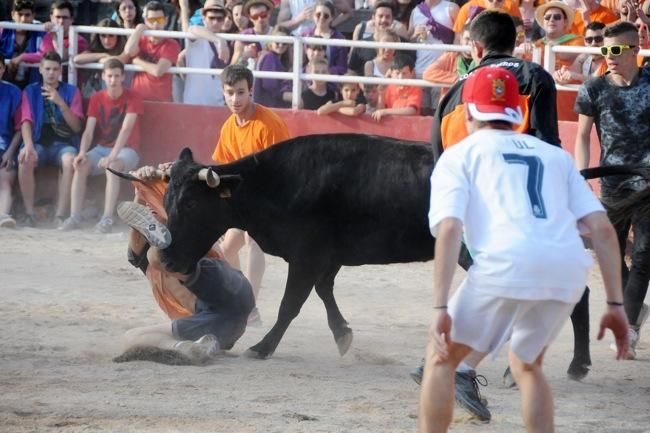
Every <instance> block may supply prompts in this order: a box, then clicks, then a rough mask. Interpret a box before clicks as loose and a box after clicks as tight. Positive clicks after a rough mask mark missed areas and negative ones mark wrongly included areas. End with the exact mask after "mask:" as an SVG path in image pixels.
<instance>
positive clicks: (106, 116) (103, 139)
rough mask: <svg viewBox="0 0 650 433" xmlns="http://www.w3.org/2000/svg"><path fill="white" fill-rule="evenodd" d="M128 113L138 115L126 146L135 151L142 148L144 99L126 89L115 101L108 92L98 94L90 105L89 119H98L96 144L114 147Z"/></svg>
mask: <svg viewBox="0 0 650 433" xmlns="http://www.w3.org/2000/svg"><path fill="white" fill-rule="evenodd" d="M126 113H136V114H137V115H138V117H137V119H136V121H135V125H134V126H133V129H132V130H131V135H129V138H128V140H127V142H126V145H127V146H128V147H130V148H132V149H134V150H138V147H139V146H140V116H141V115H142V113H144V107H143V105H142V98H141V97H140V95H138V94H137V93H135V92H134V91H133V90H130V89H124V92H123V93H122V94H121V95H120V97H119V98H117V99H113V98H111V97H110V96H109V95H108V92H107V91H106V90H102V91H100V92H96V93H95V94H94V95H92V96H91V97H90V102H89V103H88V117H94V118H95V119H97V124H96V126H95V136H94V143H96V144H99V145H101V146H105V147H113V146H114V145H115V140H117V136H118V135H119V133H120V130H121V129H122V124H123V123H124V117H126Z"/></svg>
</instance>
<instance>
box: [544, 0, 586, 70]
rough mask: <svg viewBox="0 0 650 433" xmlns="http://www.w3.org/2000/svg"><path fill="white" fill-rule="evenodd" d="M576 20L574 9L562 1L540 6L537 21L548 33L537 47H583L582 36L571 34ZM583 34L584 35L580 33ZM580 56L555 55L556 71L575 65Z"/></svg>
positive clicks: (569, 54)
mask: <svg viewBox="0 0 650 433" xmlns="http://www.w3.org/2000/svg"><path fill="white" fill-rule="evenodd" d="M574 20H575V13H574V12H573V9H571V8H570V7H569V6H567V5H566V4H565V3H562V2H561V1H551V2H548V3H544V4H543V5H541V6H538V7H537V9H536V10H535V21H537V24H539V26H540V27H541V28H543V29H544V32H546V36H544V37H543V38H541V39H538V40H537V41H535V46H537V47H541V48H544V46H546V45H550V46H555V45H564V46H583V45H584V42H583V39H582V37H581V36H577V35H575V34H573V33H571V29H572V27H571V26H572V25H573V22H574ZM579 34H582V33H579ZM576 57H578V54H571V53H558V54H556V55H555V69H560V67H562V66H566V67H569V66H571V65H572V64H573V62H574V61H575V59H576Z"/></svg>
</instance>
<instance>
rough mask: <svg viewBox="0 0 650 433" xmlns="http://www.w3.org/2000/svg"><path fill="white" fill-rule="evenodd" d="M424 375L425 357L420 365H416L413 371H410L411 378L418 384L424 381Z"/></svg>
mask: <svg viewBox="0 0 650 433" xmlns="http://www.w3.org/2000/svg"><path fill="white" fill-rule="evenodd" d="M423 375H424V358H422V361H420V365H418V366H417V367H415V368H414V369H413V370H411V372H410V373H409V376H411V379H413V381H414V382H415V383H417V384H418V385H420V384H421V383H422V376H423Z"/></svg>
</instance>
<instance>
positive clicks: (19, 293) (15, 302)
mask: <svg viewBox="0 0 650 433" xmlns="http://www.w3.org/2000/svg"><path fill="white" fill-rule="evenodd" d="M125 244H126V234H125V233H124V232H119V233H114V234H111V235H104V236H102V235H95V234H92V233H89V232H77V233H73V234H61V233H57V232H56V231H54V230H47V229H40V230H39V229H19V230H13V231H8V230H4V231H0V245H2V248H1V252H0V294H1V296H2V303H0V315H1V316H2V318H3V330H2V332H1V333H0V433H5V432H6V433H10V432H11V433H14V432H16V433H18V432H39V433H42V432H43V433H44V432H124V433H126V432H156V433H163V432H190V433H191V432H266V433H271V432H413V431H415V430H416V422H417V419H416V418H417V401H418V387H417V385H416V384H415V383H414V382H413V381H412V380H411V379H410V378H409V376H408V372H409V370H410V369H411V368H412V367H413V366H414V365H415V364H417V362H418V361H419V358H420V357H421V354H422V352H423V347H424V344H425V340H426V333H427V329H428V326H429V314H430V291H431V282H430V280H431V274H432V264H431V263H416V264H407V265H392V266H364V267H358V268H344V269H343V270H342V271H341V273H340V274H339V278H338V280H337V283H338V284H337V290H336V292H335V293H336V294H337V297H338V298H337V299H338V303H339V306H340V308H341V310H342V312H343V314H344V316H345V317H346V318H347V320H348V321H349V322H350V324H351V327H352V328H353V330H354V333H355V334H354V336H355V339H354V342H353V343H352V347H351V349H350V351H349V352H348V354H347V355H345V356H344V357H339V355H338V351H337V349H336V346H335V344H334V341H333V338H332V336H331V333H330V331H329V329H328V327H327V323H326V317H325V310H324V307H323V306H322V303H321V302H320V300H319V298H318V297H317V296H316V295H315V294H313V293H312V296H311V297H310V298H309V299H308V301H307V303H306V304H305V306H304V307H303V309H302V312H301V314H300V316H299V317H298V318H297V319H296V320H295V321H294V323H293V324H292V326H291V327H290V328H289V330H288V332H287V334H286V335H285V337H284V340H283V341H282V342H281V344H280V346H279V347H278V349H277V351H276V353H275V355H274V356H273V358H271V359H270V360H267V361H260V360H253V359H248V358H243V357H239V355H240V354H241V353H243V352H244V351H245V350H246V348H248V347H249V346H251V345H253V344H254V343H256V342H257V341H259V339H260V338H261V337H262V336H263V335H264V333H265V332H266V331H267V330H268V329H269V328H270V326H271V325H272V322H273V320H274V318H275V315H276V311H277V307H278V305H279V300H280V297H281V296H282V292H283V288H284V279H285V275H286V264H285V263H284V262H283V261H282V260H280V259H277V258H274V257H269V258H268V261H267V264H268V270H267V274H266V276H265V279H264V287H263V290H262V293H261V298H260V300H259V303H258V304H259V308H260V311H261V314H262V318H263V321H264V324H263V326H262V327H257V328H249V329H248V330H247V332H246V334H245V335H244V336H243V337H242V339H241V340H240V341H239V342H238V343H237V345H236V346H235V347H234V349H233V351H232V353H231V354H230V355H229V356H226V357H224V358H221V359H219V360H218V361H217V362H215V363H213V364H211V365H208V366H202V367H194V366H193V367H189V366H188V367H170V366H165V365H160V364H155V363H151V362H131V363H125V364H117V363H114V362H112V361H111V359H112V358H113V357H114V356H116V355H119V354H120V353H122V351H123V346H122V344H123V343H122V336H123V334H124V332H125V331H126V330H127V329H129V328H131V327H135V326H142V325H147V324H155V323H163V321H164V320H165V319H164V317H163V315H162V313H161V312H160V311H159V310H158V309H157V306H156V305H155V303H154V301H153V298H152V296H151V293H150V290H149V288H148V285H147V283H146V281H145V280H144V278H143V277H142V276H141V274H139V271H136V270H134V269H132V268H131V267H130V265H129V264H128V263H127V261H126V259H125ZM461 277H462V272H461V271H460V270H459V272H458V274H457V279H458V280H460V278H461ZM590 286H591V287H592V294H593V295H592V300H591V305H592V324H591V325H592V333H591V334H592V336H594V335H595V329H596V326H597V320H598V318H599V314H600V312H601V311H602V306H603V304H604V302H603V294H602V293H601V292H602V290H601V281H600V278H599V277H598V276H597V274H596V273H593V274H592V276H591V279H590ZM643 337H646V341H643ZM572 338H573V336H572V332H571V329H570V326H565V328H564V330H563V332H562V333H561V335H560V337H559V339H558V341H557V342H556V343H555V344H554V346H552V348H551V350H550V351H549V353H548V357H547V368H546V372H547V375H548V377H549V378H550V382H551V386H552V388H553V390H554V392H555V395H556V403H555V406H556V423H557V426H558V431H559V432H575V433H579V432H588V433H600V432H602V433H605V432H607V433H611V432H627V433H633V432H635V433H642V432H650V414H649V413H650V412H649V410H650V343H648V337H647V335H646V336H642V340H641V343H640V345H639V352H638V353H639V360H637V361H626V362H615V361H614V359H613V352H611V351H610V350H609V348H608V346H609V344H610V343H611V340H612V338H611V336H608V338H607V341H605V342H596V341H594V342H593V346H592V357H593V361H594V366H593V369H592V371H591V373H590V374H589V376H588V377H587V378H586V379H585V380H584V381H583V382H582V383H577V382H572V381H569V380H567V379H566V376H565V371H566V368H567V367H568V364H569V361H570V359H571V355H572ZM505 359H506V358H505V354H501V355H500V357H499V358H498V359H497V360H495V361H493V362H486V363H485V364H484V365H483V368H482V369H481V373H482V374H484V375H485V376H486V377H487V379H488V381H489V387H488V388H486V389H484V391H483V394H484V395H485V396H486V397H487V398H488V400H489V407H490V409H491V411H492V414H493V420H492V422H491V423H490V424H488V425H477V424H473V423H472V422H470V421H469V420H468V419H467V417H466V416H465V415H464V412H463V411H462V410H457V411H456V415H457V417H456V422H455V423H454V424H453V427H452V432H458V433H461V432H462V433H465V432H467V433H470V432H472V433H473V432H503V433H507V432H521V431H523V429H522V427H521V421H520V416H519V395H518V393H517V392H516V391H513V390H508V389H505V388H503V386H502V385H501V375H502V373H503V369H504V367H505V364H506V361H505Z"/></svg>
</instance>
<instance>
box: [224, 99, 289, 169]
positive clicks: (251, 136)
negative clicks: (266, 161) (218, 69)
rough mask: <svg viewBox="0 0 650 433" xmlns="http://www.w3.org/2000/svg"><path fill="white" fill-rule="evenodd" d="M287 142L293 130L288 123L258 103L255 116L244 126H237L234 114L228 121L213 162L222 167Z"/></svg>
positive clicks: (225, 123)
mask: <svg viewBox="0 0 650 433" xmlns="http://www.w3.org/2000/svg"><path fill="white" fill-rule="evenodd" d="M287 139H289V129H288V128H287V124H286V123H284V120H282V118H281V117H280V116H278V115H277V114H275V113H274V112H273V110H271V109H269V108H266V107H264V106H262V105H260V104H255V114H254V115H253V117H252V118H251V119H250V121H248V122H247V123H246V124H245V125H244V126H239V125H237V119H236V117H235V115H234V114H233V115H231V116H230V117H229V118H228V119H226V121H225V122H224V124H223V126H222V127H221V133H220V134H219V142H218V143H217V146H216V148H215V149H214V152H213V153H212V159H213V160H214V161H215V162H217V163H219V164H226V163H229V162H233V161H237V160H238V159H241V158H243V157H245V156H248V155H250V154H253V153H256V152H260V151H262V150H264V149H266V148H267V147H269V146H271V145H273V144H275V143H279V142H281V141H284V140H287Z"/></svg>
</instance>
